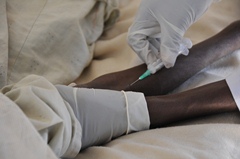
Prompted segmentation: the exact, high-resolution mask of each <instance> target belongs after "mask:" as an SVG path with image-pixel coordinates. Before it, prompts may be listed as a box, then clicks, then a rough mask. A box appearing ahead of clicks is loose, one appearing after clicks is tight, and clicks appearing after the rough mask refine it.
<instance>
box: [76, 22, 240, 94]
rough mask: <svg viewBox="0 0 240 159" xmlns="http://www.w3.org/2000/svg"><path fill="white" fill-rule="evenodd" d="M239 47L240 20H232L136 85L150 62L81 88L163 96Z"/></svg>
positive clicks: (107, 76)
mask: <svg viewBox="0 0 240 159" xmlns="http://www.w3.org/2000/svg"><path fill="white" fill-rule="evenodd" d="M237 49H240V21H236V22H234V23H232V24H231V25H229V26H228V27H227V28H225V29H224V30H222V31H221V32H220V33H218V34H217V35H215V36H213V37H211V38H209V39H207V40H205V41H203V42H201V43H199V44H197V45H194V46H193V47H192V49H190V53H189V55H188V56H179V57H178V59H177V62H176V64H175V66H174V67H172V68H170V69H166V68H163V69H161V70H160V71H158V72H157V73H156V74H154V75H151V76H149V77H147V78H146V79H144V80H141V81H138V82H137V83H136V84H134V85H132V86H130V84H131V83H132V82H133V81H135V80H136V79H137V78H138V77H139V76H140V75H141V74H142V73H143V72H145V71H146V69H147V68H146V65H140V66H137V67H134V68H130V69H128V70H124V71H120V72H116V73H110V74H107V75H103V76H100V77H98V78H96V79H95V80H93V81H91V82H89V83H87V84H84V85H78V86H77V87H87V88H99V89H111V90H126V91H136V92H143V93H144V94H145V96H152V95H163V94H167V93H168V92H170V91H172V90H173V89H175V88H176V87H178V86H179V85H181V84H182V83H183V82H185V81H186V80H187V79H189V78H190V77H192V76H193V75H194V74H196V73H197V72H199V71H200V70H202V69H203V68H205V67H207V66H208V65H210V64H212V63H213V62H215V61H216V60H218V59H220V58H222V57H224V56H226V55H228V54H230V53H232V52H233V51H235V50H237Z"/></svg>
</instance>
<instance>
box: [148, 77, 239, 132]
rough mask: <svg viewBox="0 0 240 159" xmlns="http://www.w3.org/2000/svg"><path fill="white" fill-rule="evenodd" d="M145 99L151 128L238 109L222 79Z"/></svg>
mask: <svg viewBox="0 0 240 159" xmlns="http://www.w3.org/2000/svg"><path fill="white" fill-rule="evenodd" d="M146 101H147V105H148V110H149V116H150V122H151V127H152V128H154V127H161V126H166V125H168V124H171V123H174V122H178V121H181V120H186V119H191V118H196V117H200V116H206V115H213V114H217V113H224V112H231V111H238V109H237V106H236V104H235V102H234V99H233V97H232V95H231V92H230V90H229V88H228V85H227V84H226V82H225V81H224V80H223V81H219V82H215V83H211V84H208V85H205V86H202V87H199V88H195V89H192V90H189V91H186V92H182V93H178V94H172V95H166V96H157V97H156V96H152V97H146Z"/></svg>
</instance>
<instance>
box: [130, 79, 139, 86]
mask: <svg viewBox="0 0 240 159" xmlns="http://www.w3.org/2000/svg"><path fill="white" fill-rule="evenodd" d="M139 80H140V79H137V80H136V81H134V82H133V83H132V84H130V86H132V85H134V84H135V83H137V82H138V81H139Z"/></svg>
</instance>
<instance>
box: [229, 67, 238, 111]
mask: <svg viewBox="0 0 240 159" xmlns="http://www.w3.org/2000/svg"><path fill="white" fill-rule="evenodd" d="M226 82H227V84H228V87H229V89H230V91H231V93H232V96H233V98H234V100H235V103H236V104H237V107H238V109H239V110H240V72H239V71H238V72H234V73H232V74H231V75H230V76H228V77H227V78H226Z"/></svg>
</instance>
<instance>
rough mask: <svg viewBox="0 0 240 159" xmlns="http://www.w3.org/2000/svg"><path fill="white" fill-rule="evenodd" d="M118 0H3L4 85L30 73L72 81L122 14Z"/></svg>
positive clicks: (0, 63) (0, 82) (0, 64)
mask: <svg viewBox="0 0 240 159" xmlns="http://www.w3.org/2000/svg"><path fill="white" fill-rule="evenodd" d="M117 7H118V1H117V0H100V1H98V0H69V1H68V0H67V1H66V0H51V1H48V0H35V1H32V0H23V1H21V2H19V1H18V0H1V2H0V13H1V14H0V21H1V24H0V35H1V36H0V44H1V45H0V50H1V52H0V56H1V59H0V88H1V87H3V86H4V85H6V84H11V83H15V82H18V81H19V80H21V79H22V78H24V77H25V76H27V75H30V74H36V75H40V76H44V77H45V78H47V79H48V80H49V81H51V82H52V83H54V84H69V83H71V82H72V81H73V80H74V79H76V78H77V77H78V76H79V75H80V74H81V72H82V71H83V69H84V68H85V67H86V66H87V65H88V64H89V62H90V61H91V59H92V57H93V48H94V43H95V41H96V40H97V39H98V38H99V37H100V35H101V34H102V32H103V30H104V29H106V28H108V27H109V26H111V25H112V24H113V23H114V21H115V20H116V19H117V17H118V10H117Z"/></svg>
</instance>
